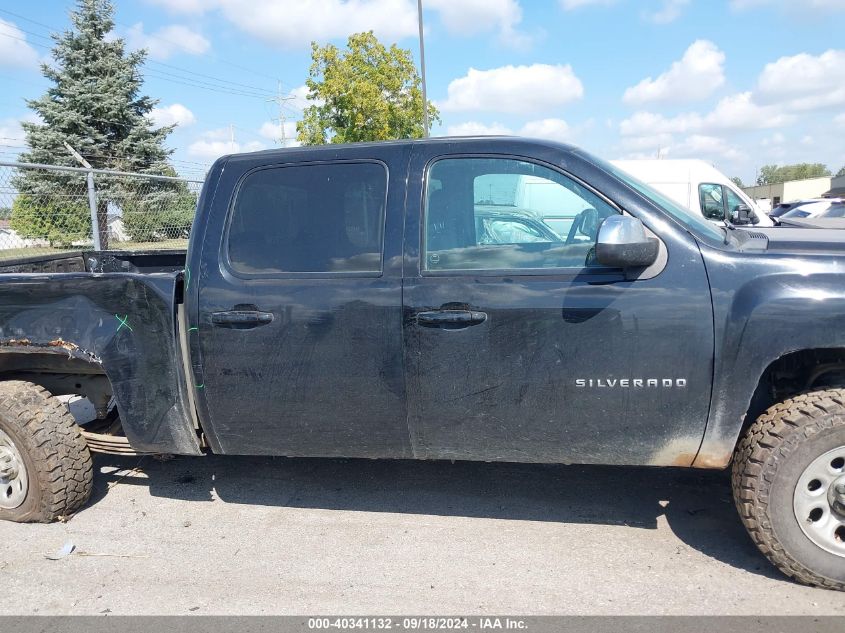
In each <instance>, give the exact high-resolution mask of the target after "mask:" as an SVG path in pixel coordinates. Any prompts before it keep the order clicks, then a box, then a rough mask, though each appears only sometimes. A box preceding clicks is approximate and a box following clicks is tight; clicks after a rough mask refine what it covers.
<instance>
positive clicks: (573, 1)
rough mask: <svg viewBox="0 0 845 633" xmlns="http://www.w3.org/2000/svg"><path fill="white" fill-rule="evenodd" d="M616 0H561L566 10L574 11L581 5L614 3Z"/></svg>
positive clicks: (590, 5) (561, 4)
mask: <svg viewBox="0 0 845 633" xmlns="http://www.w3.org/2000/svg"><path fill="white" fill-rule="evenodd" d="M615 2H616V0H560V6H561V7H563V9H564V11H573V10H575V9H580V8H581V7H592V6H596V5H605V6H607V5H610V4H614V3H615Z"/></svg>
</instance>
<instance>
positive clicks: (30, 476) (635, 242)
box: [0, 137, 845, 590]
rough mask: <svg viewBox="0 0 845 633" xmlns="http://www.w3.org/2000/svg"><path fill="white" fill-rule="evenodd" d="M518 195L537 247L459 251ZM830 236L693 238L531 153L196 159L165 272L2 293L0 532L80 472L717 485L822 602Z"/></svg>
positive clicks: (544, 154) (832, 353) (835, 415)
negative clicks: (354, 473) (95, 467)
mask: <svg viewBox="0 0 845 633" xmlns="http://www.w3.org/2000/svg"><path fill="white" fill-rule="evenodd" d="M520 183H523V184H525V183H530V184H531V187H533V188H536V189H532V192H531V195H524V194H520V196H519V200H516V199H515V196H516V194H515V193H514V192H515V191H517V190H518V189H520V188H522V189H524V187H523V185H521V184H520ZM535 194H536V195H535ZM541 194H542V195H541ZM532 196H533V197H532ZM540 198H542V200H543V203H542V206H543V209H535V210H536V211H537V214H536V215H538V216H541V217H542V215H543V213H551V214H552V215H555V216H561V217H569V216H572V217H573V218H574V219H573V220H572V223H571V227H570V228H569V230H568V233H567V235H566V236H565V237H564V236H562V235H557V234H552V233H550V232H545V231H541V230H539V229H537V228H532V227H531V226H529V225H528V224H526V223H524V222H523V223H522V224H518V223H514V220H513V219H512V218H511V219H509V220H508V222H510V224H509V225H508V226H507V230H502V231H489V230H487V231H484V232H483V234H482V232H481V230H480V229H479V227H482V226H483V225H484V222H481V221H478V220H479V216H481V215H484V216H485V217H487V216H489V215H490V208H491V206H492V207H496V208H497V209H500V210H501V211H500V213H501V214H502V215H505V216H506V215H507V213H508V211H507V210H508V208H509V207H510V208H517V207H518V208H519V209H520V213H521V212H523V211H525V212H531V211H532V209H531V208H530V207H531V205H532V204H533V203H532V200H539V199H540ZM555 201H556V202H555ZM558 207H559V208H558ZM511 215H513V214H511ZM839 235H841V234H839V233H837V232H835V231H821V230H812V229H788V228H779V229H777V228H771V229H769V228H766V229H758V228H755V229H753V230H749V231H744V230H735V229H733V228H732V227H730V226H728V227H719V226H716V225H714V224H712V223H710V222H708V221H707V220H706V219H704V218H703V217H701V218H699V217H696V216H693V215H691V214H689V212H688V211H687V210H686V209H683V208H681V207H679V206H677V205H676V204H675V203H673V202H672V201H670V200H668V199H667V198H665V197H664V196H662V195H661V194H659V193H657V192H656V191H654V190H653V189H651V188H650V187H648V186H647V185H644V184H642V183H640V182H639V181H637V180H636V179H634V178H632V177H631V176H629V175H628V174H626V173H625V172H623V171H621V170H620V169H618V168H616V167H613V166H612V165H610V164H608V163H605V162H603V161H601V160H599V159H596V158H594V157H593V156H591V155H590V154H587V153H586V152H583V151H581V150H579V149H576V148H573V147H570V146H567V145H561V144H557V143H552V142H544V141H529V140H522V139H516V138H504V137H503V138H462V139H455V138H443V139H432V140H427V141H399V142H389V143H376V144H358V145H348V146H333V145H328V146H323V147H309V148H292V149H280V150H272V151H267V152H258V153H254V154H245V155H233V156H227V157H223V158H221V159H219V160H218V161H217V162H216V163H215V165H214V167H213V168H212V169H211V171H210V172H209V174H208V178H207V180H206V183H205V186H204V189H203V192H202V194H201V196H200V200H199V204H198V210H197V216H196V220H195V223H194V227H193V230H192V234H191V241H190V245H189V249H188V252H187V255H184V254H181V253H175V252H170V253H167V252H165V253H148V254H120V253H117V252H83V253H77V254H70V255H68V254H65V255H61V256H55V257H43V258H40V259H39V258H30V259H28V260H20V261H14V262H9V261H7V262H6V263H5V265H4V266H3V267H2V272H3V274H2V275H0V372H2V378H3V382H2V383H0V518H4V519H9V520H14V521H51V520H54V519H56V518H58V517H60V516H62V515H68V514H71V513H73V512H75V511H76V510H78V509H79V508H80V507H81V506H82V505H83V504H84V503H85V501H86V500H87V498H88V496H89V494H90V491H91V485H92V466H91V457H90V451H91V450H95V451H98V450H99V451H106V452H118V453H172V454H179V455H202V454H203V453H206V452H213V453H221V454H236V455H283V456H311V457H339V456H342V457H359V458H396V459H430V460H436V459H450V460H487V461H518V462H542V463H566V464H569V463H583V464H611V465H620V466H621V465H624V466H675V467H692V468H711V469H725V468H728V467H730V468H731V469H732V477H733V490H734V497H735V500H736V506H737V509H738V510H739V514H740V516H741V518H742V521H743V523H744V524H745V526H746V527H747V528H748V531H749V533H750V535H751V538H752V539H753V541H754V542H755V543H756V544H757V546H758V547H759V548H760V550H761V551H762V552H763V554H765V555H766V556H767V557H768V558H769V560H770V561H771V562H772V563H773V564H774V565H776V566H777V567H778V568H779V569H780V570H781V571H783V572H784V573H786V574H787V575H789V576H791V577H792V578H794V579H796V580H798V581H800V582H803V583H808V584H812V585H817V586H821V587H827V588H831V589H840V590H842V589H845V244H843V243H842V241H841V238H840V237H839ZM62 394H80V395H82V396H85V397H87V398H88V399H89V400H90V401H91V402H92V403H93V404H94V407H95V408H96V411H97V414H98V419H97V420H94V421H92V422H91V423H88V424H84V425H83V426H82V427H80V426H79V425H78V424H76V423H75V421H74V420H73V418H72V417H71V416H70V415H69V414H68V411H67V408H66V407H65V406H64V404H63V403H62V402H60V401H59V400H58V399H57V396H59V395H62Z"/></svg>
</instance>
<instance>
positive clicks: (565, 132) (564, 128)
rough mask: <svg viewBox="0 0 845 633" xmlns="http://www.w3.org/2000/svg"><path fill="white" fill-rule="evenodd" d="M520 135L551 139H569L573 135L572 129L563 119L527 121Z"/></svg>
mask: <svg viewBox="0 0 845 633" xmlns="http://www.w3.org/2000/svg"><path fill="white" fill-rule="evenodd" d="M519 135H520V136H527V137H529V138H542V139H546V140H549V141H568V140H569V139H570V138H571V136H572V130H571V129H570V127H569V124H568V123H567V122H566V121H564V120H563V119H541V120H539V121H529V122H528V123H526V124H525V125H524V126H522V129H520V131H519Z"/></svg>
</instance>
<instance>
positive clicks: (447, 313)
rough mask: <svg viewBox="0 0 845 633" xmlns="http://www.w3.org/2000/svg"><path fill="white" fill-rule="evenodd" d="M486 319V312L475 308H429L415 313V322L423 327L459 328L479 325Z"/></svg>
mask: <svg viewBox="0 0 845 633" xmlns="http://www.w3.org/2000/svg"><path fill="white" fill-rule="evenodd" d="M486 320H487V313H486V312H478V311H476V310H431V311H430V312H419V313H417V323H419V324H420V325H422V326H423V327H442V328H444V329H452V330H456V329H460V328H465V327H470V326H472V325H480V324H482V323H484V322H485V321H486Z"/></svg>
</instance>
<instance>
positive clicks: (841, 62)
mask: <svg viewBox="0 0 845 633" xmlns="http://www.w3.org/2000/svg"><path fill="white" fill-rule="evenodd" d="M755 97H756V98H757V99H758V100H759V101H760V102H761V103H784V104H785V107H786V108H788V109H789V110H793V111H808V110H816V109H820V108H825V107H829V106H836V105H841V104H845V50H833V49H831V50H829V51H826V52H824V53H822V54H821V55H810V54H808V53H800V54H798V55H793V56H791V57H781V58H780V59H778V60H777V61H775V62H772V63H770V64H766V67H765V68H764V69H763V72H762V73H761V74H760V78H759V79H758V81H757V89H756V91H755Z"/></svg>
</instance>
